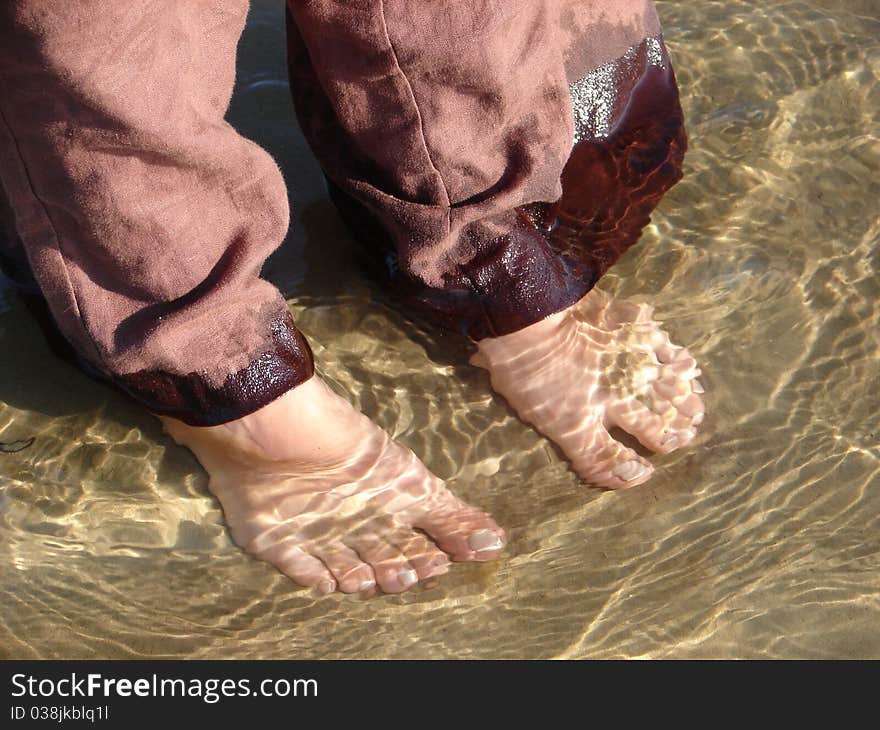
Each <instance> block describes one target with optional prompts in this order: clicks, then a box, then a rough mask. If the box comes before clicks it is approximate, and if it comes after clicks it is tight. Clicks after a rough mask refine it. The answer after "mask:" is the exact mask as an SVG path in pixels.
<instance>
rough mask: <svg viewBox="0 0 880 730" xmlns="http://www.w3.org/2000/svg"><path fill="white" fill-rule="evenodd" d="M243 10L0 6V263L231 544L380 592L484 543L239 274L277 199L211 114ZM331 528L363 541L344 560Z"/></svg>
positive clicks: (33, 1) (319, 580)
mask: <svg viewBox="0 0 880 730" xmlns="http://www.w3.org/2000/svg"><path fill="white" fill-rule="evenodd" d="M246 13H247V3H246V2H225V1H224V2H219V1H218V2H201V1H199V2H195V1H193V2H177V1H176V0H175V1H171V0H169V2H166V3H164V4H163V3H155V2H133V3H125V4H110V5H108V4H106V3H98V2H82V3H70V4H59V3H55V2H51V1H49V0H16V1H15V2H10V3H5V4H4V5H3V6H2V8H0V156H2V157H0V183H2V188H3V192H4V195H3V198H4V200H8V202H9V205H8V206H4V208H5V209H6V210H7V212H8V213H11V218H12V220H11V221H10V216H9V215H7V216H6V220H7V224H8V225H7V226H6V227H8V228H9V229H10V230H11V231H12V232H13V234H14V235H8V236H5V237H4V241H6V243H7V245H6V246H5V248H6V249H9V250H10V251H11V253H10V255H9V256H6V257H5V258H4V265H5V266H6V267H8V266H9V264H8V263H7V262H8V261H11V260H13V259H15V260H17V261H23V262H24V263H25V264H26V268H27V271H28V272H29V273H30V274H32V275H33V277H34V279H35V280H36V282H37V283H38V285H39V289H40V291H41V293H42V294H43V295H44V296H45V299H46V301H47V303H48V306H49V308H50V310H51V312H52V315H53V317H54V320H55V322H56V324H57V325H58V327H59V329H60V330H61V332H62V333H63V335H64V336H65V337H66V339H67V340H68V341H69V342H70V343H71V345H72V346H73V348H74V350H75V351H76V353H77V354H78V356H79V357H80V358H81V360H83V361H84V362H86V363H88V366H89V367H90V368H91V369H92V370H95V371H98V372H100V373H101V374H102V375H103V376H104V377H106V378H108V379H109V380H111V381H112V382H113V383H115V384H116V385H117V386H119V387H120V388H122V389H123V390H125V391H126V392H128V393H129V394H130V395H131V396H133V397H134V398H136V399H137V400H139V401H140V402H141V403H142V404H143V405H144V406H145V407H147V408H148V409H150V410H151V411H152V412H154V413H156V414H157V415H159V416H161V417H162V418H163V422H164V423H165V425H166V428H167V430H168V431H169V433H171V434H172V435H173V437H174V438H175V439H177V440H178V441H179V442H181V443H183V444H186V445H188V446H189V447H190V448H192V449H193V451H194V452H195V453H196V455H197V457H198V458H199V459H200V461H201V462H202V464H203V465H204V466H205V467H206V469H207V470H208V472H209V476H210V488H211V489H212V491H213V492H214V493H215V494H217V496H218V497H219V498H220V501H221V503H222V505H223V507H224V511H225V514H226V518H227V521H228V522H229V524H230V527H231V529H232V533H233V536H234V537H235V538H236V540H237V541H239V542H240V543H242V544H243V545H244V546H245V547H247V548H249V549H250V550H251V551H253V552H255V553H256V554H257V555H258V556H259V557H262V558H264V559H266V560H268V561H269V562H271V563H273V564H275V565H276V566H278V567H279V568H280V569H282V570H284V571H286V572H287V573H288V574H289V575H291V577H293V578H294V579H296V580H298V581H300V582H303V583H305V584H307V585H323V587H324V588H327V587H328V586H329V587H330V588H335V587H337V586H339V587H340V588H342V589H343V590H357V589H359V588H361V587H362V586H364V585H365V584H367V583H372V584H373V585H375V584H376V583H378V584H379V585H380V586H381V587H383V588H385V589H387V590H402V589H404V588H407V587H409V585H411V584H412V583H411V580H410V579H411V577H412V572H413V571H415V574H416V575H417V577H418V578H423V577H428V576H430V575H434V574H438V573H440V572H444V571H445V562H446V561H447V560H448V558H447V557H446V555H445V553H443V551H442V550H441V549H439V548H438V547H437V545H438V544H439V545H441V546H442V547H443V548H444V549H446V550H448V551H449V552H450V553H451V554H452V557H453V558H456V559H488V558H490V557H493V556H494V555H495V554H497V552H498V550H499V549H500V547H501V545H502V544H503V535H502V533H501V531H500V530H499V529H498V528H497V526H496V525H495V524H494V523H493V522H492V521H491V519H490V518H489V517H488V516H486V515H484V514H483V513H481V512H479V511H478V510H475V509H473V508H470V507H468V506H467V505H464V504H463V503H461V502H459V501H458V500H455V498H454V497H452V495H451V494H449V492H448V491H446V489H445V487H444V486H443V484H442V482H441V481H440V480H439V479H437V478H436V477H434V476H433V475H431V474H430V473H429V472H428V471H427V470H426V469H425V468H424V466H423V465H422V464H421V463H420V462H419V461H418V460H417V459H416V458H415V456H414V455H413V454H412V453H411V452H409V451H408V450H406V449H405V448H403V447H401V446H399V445H397V444H394V443H393V442H391V440H390V439H389V438H388V436H387V435H386V434H384V432H382V431H381V430H380V429H378V427H376V426H375V425H373V424H371V423H370V422H369V421H368V420H367V419H366V418H364V417H363V416H362V415H361V414H359V413H357V411H355V410H354V409H353V408H352V407H351V406H350V405H348V404H347V402H345V401H344V400H343V399H341V398H339V397H338V396H335V395H333V394H332V393H331V392H330V391H329V390H328V389H327V388H326V386H324V385H323V384H322V383H321V382H320V381H319V380H318V379H317V378H316V376H314V370H313V363H312V356H311V351H310V349H309V347H308V345H307V343H306V341H305V339H304V338H303V336H302V335H301V334H300V333H299V331H298V330H297V329H296V327H295V326H294V324H293V322H292V321H291V319H290V316H289V313H288V310H287V306H286V303H285V302H284V300H283V298H282V297H281V295H280V294H279V293H278V292H277V291H276V290H275V289H274V288H273V287H272V286H271V285H270V284H268V282H265V281H263V280H262V279H260V278H259V272H260V268H261V266H262V263H263V261H264V259H265V257H266V256H267V255H268V254H269V253H270V252H271V251H272V250H273V249H274V248H275V247H277V245H278V244H279V243H280V241H281V239H282V237H283V235H284V232H285V230H286V227H287V222H288V221H287V217H288V210H287V199H286V192H285V189H284V183H283V180H282V178H281V175H280V172H279V171H278V169H277V167H276V165H275V163H274V162H273V161H272V160H271V158H270V157H269V156H268V155H267V154H266V153H265V152H263V151H262V150H261V149H259V148H258V147H257V146H256V145H254V144H253V143H251V142H249V141H247V140H245V139H244V138H242V137H241V136H239V135H238V134H237V133H236V132H235V130H233V129H232V128H231V127H230V126H229V125H228V124H226V122H225V121H224V119H223V116H224V113H225V110H226V107H227V105H228V102H229V97H230V95H231V91H232V83H233V80H234V70H235V49H236V43H237V39H238V36H239V34H240V32H241V29H242V27H243V24H244V19H245V16H246ZM22 252H24V254H26V255H25V256H24V257H22V256H21V255H20V254H21V253H22ZM10 273H13V272H12V271H10ZM322 429H324V430H323V431H322ZM313 430H317V431H319V432H321V433H325V434H331V433H334V432H335V433H336V434H337V436H338V434H347V437H346V438H336V439H335V440H332V444H331V443H330V439H329V436H328V438H326V439H325V440H324V442H320V439H319V438H318V437H317V436H316V435H315V434H314V433H313ZM319 442H320V443H323V444H324V446H323V447H322V448H323V451H322V454H319V455H318V456H321V458H320V459H317V460H316V458H315V454H314V450H315V448H317V446H316V444H318V443H319ZM331 445H332V447H333V449H334V451H333V455H332V458H329V460H328V458H327V457H326V454H327V453H328V450H329V448H330V446H331ZM343 467H345V468H343ZM233 475H234V477H233ZM294 481H296V483H295V484H294ZM331 492H332V493H333V494H332V496H331V494H330V493H331ZM306 493H308V495H309V497H308V499H305V498H304V497H303V495H304V494H306ZM302 500H305V501H302ZM429 505H430V509H429ZM291 510H293V511H291ZM429 512H430V514H427V513H429ZM304 514H307V515H308V519H304V518H303V515H304ZM343 524H345V525H347V526H348V527H349V528H350V529H351V531H352V534H353V532H354V531H357V534H358V537H359V540H360V542H359V543H358V545H366V544H367V543H369V549H367V548H363V549H364V552H365V556H364V557H363V559H360V558H359V562H358V563H357V564H356V565H352V564H351V562H347V563H346V562H345V561H344V560H342V558H340V556H343V557H345V556H349V557H350V553H351V548H349V547H348V546H346V545H343V539H344V538H346V536H347V535H348V533H345V534H343V533H342V532H341V531H340V530H341V527H340V526H341V525H343ZM416 526H418V527H419V528H421V529H423V530H425V531H426V532H428V533H429V534H430V535H431V536H432V537H433V539H434V540H436V543H435V542H432V541H429V540H427V539H426V538H424V537H422V536H421V535H420V534H417V533H416V532H414V530H413V528H414V527H416ZM343 548H345V549H343ZM346 550H348V552H346ZM295 551H298V552H295ZM319 552H320V553H321V554H320V555H318V553H319ZM374 566H375V569H374ZM351 568H354V569H355V570H354V571H351V570H349V569H351ZM377 571H378V574H377Z"/></svg>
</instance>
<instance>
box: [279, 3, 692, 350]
mask: <svg viewBox="0 0 880 730" xmlns="http://www.w3.org/2000/svg"><path fill="white" fill-rule="evenodd" d="M288 7H289V9H290V16H291V20H292V22H291V23H289V28H288V46H289V53H288V59H289V66H290V79H291V90H292V93H293V95H294V102H295V105H296V109H297V113H298V116H299V119H300V124H301V126H302V129H303V132H304V134H305V135H306V137H307V139H308V140H309V143H310V144H311V146H312V149H313V150H314V151H315V153H316V155H317V156H318V158H319V160H320V162H321V164H322V167H323V169H324V171H325V173H326V174H327V176H328V178H329V179H330V181H331V194H332V195H333V198H334V200H335V201H336V202H337V205H338V206H339V207H340V210H341V211H342V214H343V217H344V218H345V220H346V221H347V223H348V225H349V228H350V229H351V231H352V233H353V234H354V236H355V237H356V238H357V239H359V240H361V241H362V242H363V243H364V244H365V246H366V247H367V248H368V250H370V251H371V252H372V256H373V257H374V258H375V259H377V260H378V261H382V262H383V263H384V271H382V267H381V266H380V267H379V270H380V273H381V274H383V275H384V278H385V279H386V280H388V282H389V283H390V284H391V285H392V287H393V289H394V291H395V292H396V293H397V294H398V296H399V297H400V299H401V301H402V302H403V304H404V306H405V308H406V309H408V310H409V311H418V312H419V313H420V314H422V315H423V316H424V317H426V318H427V319H428V320H429V321H432V322H435V323H439V324H442V325H443V326H445V327H452V328H455V329H459V330H461V331H463V332H465V333H466V334H468V335H470V336H471V337H472V338H474V339H482V338H484V337H489V336H497V335H503V334H507V333H510V332H513V331H516V330H518V329H521V328H523V327H526V326H528V325H529V324H532V323H534V322H536V321H538V320H540V319H542V318H544V317H546V316H548V315H550V314H553V313H554V312H557V311H559V310H561V309H564V308H565V307H567V306H570V305H571V304H573V303H574V302H576V301H577V300H578V299H580V298H581V297H582V296H583V295H584V294H585V293H586V292H587V291H588V290H589V289H590V288H591V287H592V286H593V284H594V283H595V281H596V280H597V279H598V278H599V276H600V275H601V274H602V273H604V271H605V270H606V269H607V267H608V265H610V263H613V260H616V258H617V257H619V256H620V255H621V254H622V253H623V252H624V251H625V250H626V249H627V248H628V247H629V246H630V245H632V244H633V243H634V242H635V241H636V240H637V239H638V236H639V234H640V233H641V230H642V228H643V227H644V225H645V224H646V223H647V219H648V216H649V215H650V211H651V210H653V207H654V206H655V205H656V203H657V202H658V201H659V198H660V196H661V195H662V193H663V192H665V191H666V190H667V189H668V188H669V187H670V186H671V185H672V184H674V183H675V182H676V181H677V180H678V179H679V177H680V175H681V158H682V155H683V152H684V146H685V139H684V127H683V119H682V114H681V108H680V105H679V101H678V94H677V87H676V85H675V80H674V76H673V75H672V70H671V65H670V64H669V60H668V58H667V57H666V53H665V49H663V46H662V41H661V40H660V38H659V31H660V29H659V23H658V21H657V16H656V13H655V11H654V7H653V4H652V3H649V2H645V0H614V1H612V2H607V1H606V2H599V1H596V0H482V1H479V2H473V1H472V0H446V1H445V2H436V3H424V4H419V5H417V6H416V5H414V4H413V3H410V2H406V0H386V2H383V3H377V2H374V1H372V0H360V1H359V2H341V1H340V0H312V1H310V2H296V1H295V0H291V1H290V2H289V4H288ZM649 40H650V41H651V43H652V44H653V45H652V46H651V48H656V49H658V52H659V53H660V55H661V57H662V66H663V68H665V69H666V70H667V73H666V75H665V76H664V77H663V78H655V76H656V74H655V69H654V65H653V64H652V63H649V59H648V56H647V53H646V48H647V47H648V46H647V44H648V41H649ZM609 66H610V69H609V70H608V71H607V73H606V75H607V76H608V77H609V83H608V84H607V85H606V88H604V89H601V92H602V93H601V94H599V95H598V96H597V97H596V98H594V99H592V100H591V104H592V107H595V108H603V107H604V108H607V110H608V113H607V114H606V115H605V116H604V117H602V118H601V119H600V115H593V117H594V118H590V109H587V110H581V113H580V114H577V115H576V114H574V113H573V103H572V100H573V96H574V95H576V93H577V89H578V84H581V83H582V82H583V80H584V79H585V78H589V77H590V75H591V74H592V73H593V72H594V71H595V70H596V69H599V68H602V67H609ZM655 95H657V96H658V101H657V102H656V103H655V102H654V101H652V98H653V97H654V96H655ZM634 100H638V101H636V102H634ZM632 103H635V104H636V105H637V106H640V107H645V106H646V105H647V106H650V108H651V111H652V113H654V114H655V115H656V116H657V118H658V119H659V120H660V124H659V126H658V125H654V124H653V122H650V123H647V124H646V118H645V117H644V115H634V114H627V109H628V107H630V106H631V104H632ZM599 121H601V122H602V123H603V124H604V125H605V127H607V129H605V128H600V127H599V126H597V122H599ZM576 122H577V128H576V125H575V123H576ZM661 127H662V128H661ZM575 133H577V145H576V146H575V147H574V149H572V145H573V143H574V142H575ZM595 147H598V148H601V149H603V150H606V151H607V152H608V154H607V155H605V157H602V156H601V155H599V156H597V154H596V149H594V148H595ZM636 148H638V149H640V150H642V151H643V152H644V153H643V154H642V157H643V161H642V162H641V163H639V164H638V165H636V167H638V168H639V169H636V168H635V167H633V165H631V164H630V162H631V159H634V155H633V152H634V150H635V149H636ZM645 151H648V152H645ZM648 158H650V159H648ZM609 165H611V166H613V167H614V168H615V170H614V172H612V171H611V170H610V169H609V168H608V166H609ZM661 167H662V168H663V169H662V171H661V170H660V169H659V168H661ZM594 177H595V178H597V179H599V178H601V179H602V180H603V183H602V188H601V190H599V189H597V190H596V191H595V193H591V191H590V186H591V184H592V182H591V181H592V180H593V179H594ZM646 182H648V184H647V187H646V186H645V183H646ZM600 198H601V199H602V201H604V202H601V203H600V202H598V201H599V199H600ZM636 199H638V200H636ZM613 200H617V201H629V202H628V203H622V204H620V205H616V206H615V205H613V204H612V203H611V201H613ZM554 202H555V203H558V205H557V206H555V207H552V208H551V207H550V204H552V203H554ZM630 203H633V204H630ZM596 205H598V208H596V209H595V210H593V209H592V208H591V206H594V207H595V206H596ZM609 208H611V209H612V210H611V211H610V212H609ZM560 221H562V222H563V224H562V225H559V222H560ZM573 225H574V226H576V227H577V231H572V226H573ZM615 230H616V231H620V234H621V235H619V236H615V235H614V234H613V232H614V231H615ZM599 251H601V254H599Z"/></svg>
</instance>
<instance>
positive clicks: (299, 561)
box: [257, 542, 336, 593]
mask: <svg viewBox="0 0 880 730" xmlns="http://www.w3.org/2000/svg"><path fill="white" fill-rule="evenodd" d="M257 557H258V558H260V559H261V560H265V561H266V562H268V563H271V564H272V565H274V566H275V567H276V568H278V570H280V571H281V572H282V573H284V575H286V576H287V577H288V578H291V579H292V580H293V581H295V582H296V583H299V584H300V585H301V586H306V587H308V588H316V589H317V590H318V592H319V593H332V592H333V591H335V590H336V579H335V578H334V577H333V574H332V573H331V572H330V571H329V570H328V569H327V566H326V565H324V563H322V562H321V561H320V560H319V559H318V558H316V557H315V556H314V555H309V554H308V553H307V552H305V551H304V550H302V549H301V548H299V547H296V546H295V545H293V544H291V543H289V542H281V543H278V544H276V545H272V546H270V547H268V548H266V549H265V550H263V551H262V552H260V553H259V554H258V555H257Z"/></svg>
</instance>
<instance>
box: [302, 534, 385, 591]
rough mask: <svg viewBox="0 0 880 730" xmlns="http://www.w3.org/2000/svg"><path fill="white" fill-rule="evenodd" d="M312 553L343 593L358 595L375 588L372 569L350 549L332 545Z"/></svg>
mask: <svg viewBox="0 0 880 730" xmlns="http://www.w3.org/2000/svg"><path fill="white" fill-rule="evenodd" d="M313 552H314V553H315V555H316V556H317V557H319V558H320V559H321V561H322V562H323V563H324V565H326V566H327V568H329V570H330V572H331V573H332V574H333V577H334V578H335V579H336V583H337V585H338V586H339V590H340V591H342V592H343V593H358V592H360V591H368V590H371V589H372V588H375V587H376V578H375V576H374V575H373V569H372V568H371V567H370V566H369V565H367V564H366V563H365V562H364V561H363V560H361V559H360V557H359V556H358V554H357V553H356V552H355V551H354V550H352V549H351V548H349V547H346V546H345V545H342V544H334V545H331V546H329V547H323V548H318V549H315V550H313Z"/></svg>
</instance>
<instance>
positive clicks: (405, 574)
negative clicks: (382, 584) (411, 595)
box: [397, 568, 419, 588]
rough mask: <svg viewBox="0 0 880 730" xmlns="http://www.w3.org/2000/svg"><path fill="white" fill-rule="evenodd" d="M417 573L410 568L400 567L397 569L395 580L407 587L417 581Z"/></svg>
mask: <svg viewBox="0 0 880 730" xmlns="http://www.w3.org/2000/svg"><path fill="white" fill-rule="evenodd" d="M418 579H419V574H418V573H416V571H414V570H413V569H412V568H401V569H400V570H399V571H397V580H398V581H400V585H402V586H403V587H404V588H409V587H410V586H411V585H412V584H413V583H415V582H417V581H418Z"/></svg>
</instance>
